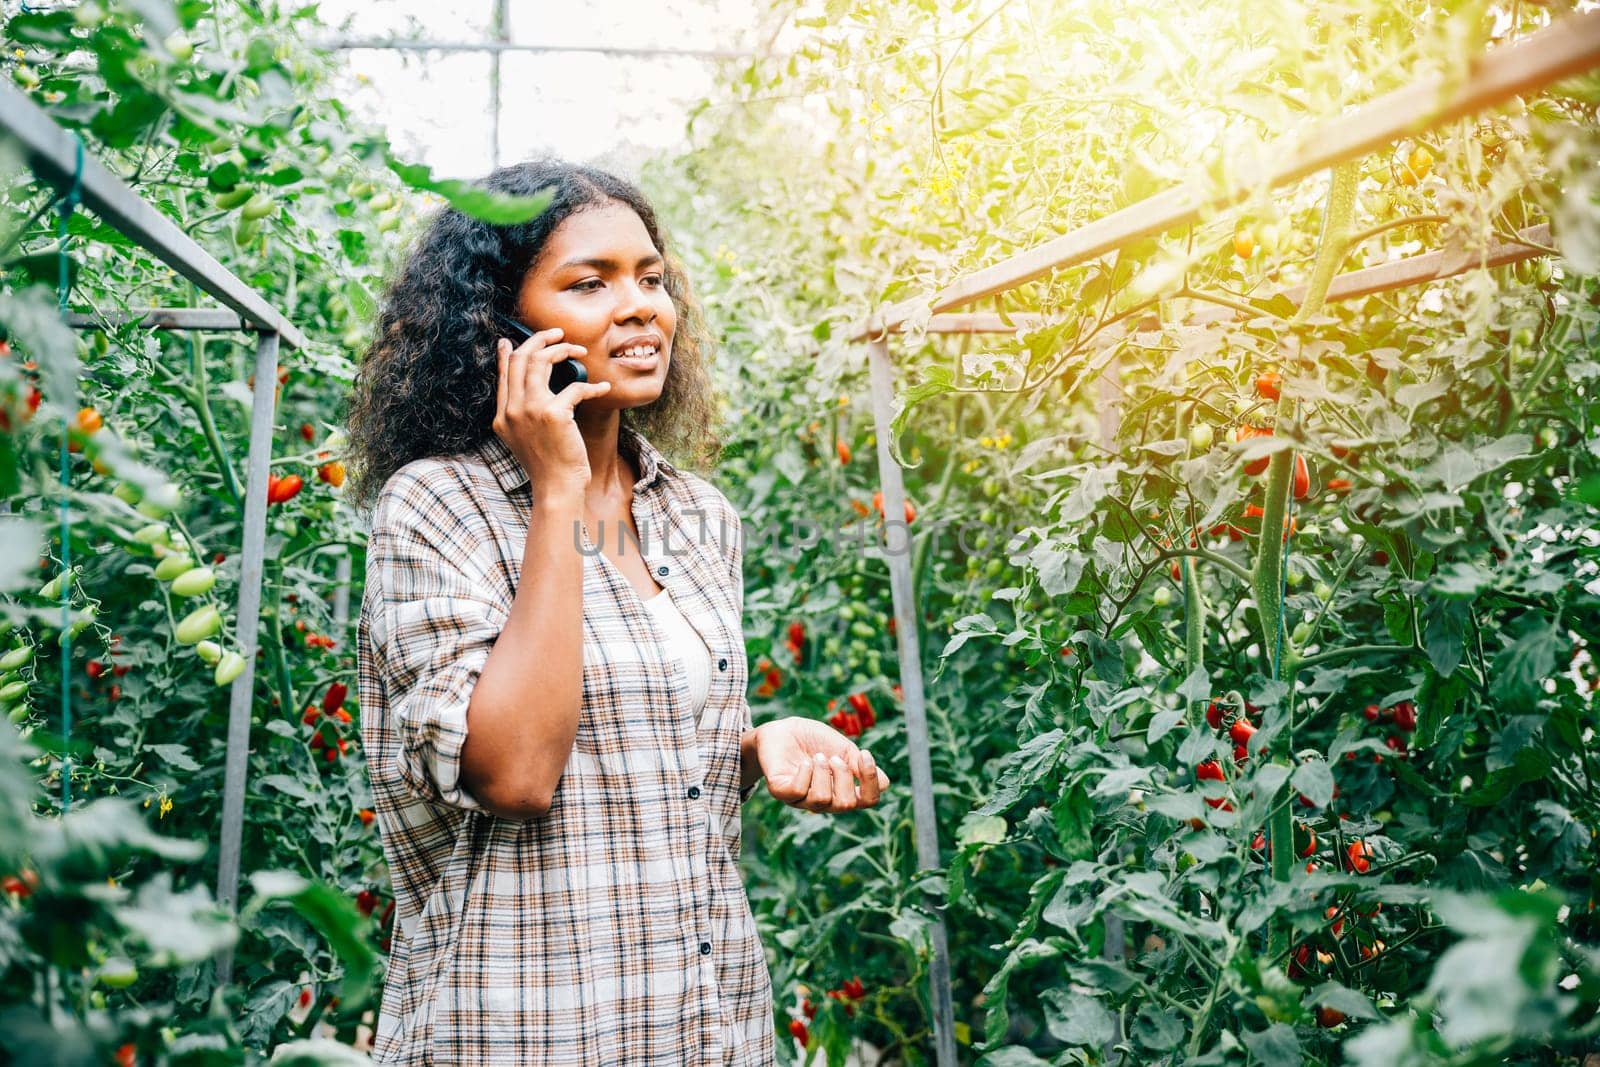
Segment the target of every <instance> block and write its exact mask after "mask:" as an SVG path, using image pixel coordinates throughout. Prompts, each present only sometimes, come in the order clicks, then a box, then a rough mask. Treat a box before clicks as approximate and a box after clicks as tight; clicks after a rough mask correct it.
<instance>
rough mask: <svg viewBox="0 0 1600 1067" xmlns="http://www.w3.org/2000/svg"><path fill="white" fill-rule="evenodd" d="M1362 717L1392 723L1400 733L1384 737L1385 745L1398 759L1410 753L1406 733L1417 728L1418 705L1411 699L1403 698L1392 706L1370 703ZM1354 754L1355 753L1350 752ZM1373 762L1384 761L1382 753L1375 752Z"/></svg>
mask: <svg viewBox="0 0 1600 1067" xmlns="http://www.w3.org/2000/svg"><path fill="white" fill-rule="evenodd" d="M1362 717H1363V718H1365V719H1366V720H1367V721H1368V722H1370V723H1392V724H1393V725H1394V727H1395V728H1396V729H1397V730H1398V731H1399V733H1391V734H1390V735H1389V736H1388V737H1386V738H1384V739H1383V743H1384V746H1385V747H1386V748H1388V749H1389V751H1391V752H1393V753H1394V755H1395V758H1396V759H1405V758H1406V757H1407V756H1409V755H1410V749H1409V748H1408V747H1407V745H1406V739H1405V737H1404V736H1402V735H1404V734H1409V733H1412V732H1414V731H1415V730H1416V728H1417V706H1416V705H1415V704H1413V703H1412V702H1411V701H1409V700H1402V701H1400V703H1398V704H1394V705H1391V706H1390V707H1379V706H1378V705H1377V704H1368V705H1367V706H1366V709H1365V710H1364V711H1363V712H1362ZM1350 755H1354V753H1350ZM1373 762H1375V763H1382V762H1383V756H1382V754H1380V753H1374V754H1373Z"/></svg>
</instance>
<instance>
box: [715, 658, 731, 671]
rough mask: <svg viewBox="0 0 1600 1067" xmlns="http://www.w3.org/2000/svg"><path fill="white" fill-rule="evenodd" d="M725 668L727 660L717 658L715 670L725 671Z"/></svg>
mask: <svg viewBox="0 0 1600 1067" xmlns="http://www.w3.org/2000/svg"><path fill="white" fill-rule="evenodd" d="M727 669H728V661H727V660H725V659H719V660H717V670H719V671H725V670H727Z"/></svg>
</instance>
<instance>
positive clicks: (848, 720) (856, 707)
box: [828, 693, 878, 737]
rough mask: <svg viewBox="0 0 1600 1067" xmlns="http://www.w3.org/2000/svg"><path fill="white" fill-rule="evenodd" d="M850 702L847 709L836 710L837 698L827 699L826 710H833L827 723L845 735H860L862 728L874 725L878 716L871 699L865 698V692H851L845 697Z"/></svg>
mask: <svg viewBox="0 0 1600 1067" xmlns="http://www.w3.org/2000/svg"><path fill="white" fill-rule="evenodd" d="M845 699H846V700H847V701H848V702H849V704H850V710H849V711H840V710H838V707H839V701H838V699H837V698H835V699H833V700H830V701H828V710H829V711H831V712H833V714H832V715H831V716H829V717H828V724H829V725H830V726H832V727H833V728H834V729H835V730H838V731H839V732H840V733H842V734H844V735H845V736H846V737H860V736H861V734H862V732H863V731H864V730H868V729H870V728H871V727H873V726H875V725H876V724H877V722H878V716H877V714H876V713H875V712H873V710H872V701H871V700H869V699H867V694H865V693H851V694H850V695H849V696H848V697H846V698H845Z"/></svg>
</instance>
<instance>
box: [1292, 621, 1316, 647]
mask: <svg viewBox="0 0 1600 1067" xmlns="http://www.w3.org/2000/svg"><path fill="white" fill-rule="evenodd" d="M1290 636H1291V637H1292V638H1293V639H1294V643H1295V644H1297V645H1303V644H1305V643H1306V642H1307V641H1309V640H1311V624H1310V623H1309V622H1302V623H1298V624H1296V625H1295V628H1294V633H1293V634H1291V635H1290Z"/></svg>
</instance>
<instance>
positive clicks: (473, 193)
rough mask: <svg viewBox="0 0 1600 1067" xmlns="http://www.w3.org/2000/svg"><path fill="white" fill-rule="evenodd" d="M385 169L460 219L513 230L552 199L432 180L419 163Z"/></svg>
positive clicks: (393, 161)
mask: <svg viewBox="0 0 1600 1067" xmlns="http://www.w3.org/2000/svg"><path fill="white" fill-rule="evenodd" d="M389 169H390V170H392V171H394V172H395V173H396V174H398V175H399V176H400V180H401V181H403V182H405V183H406V184H407V185H409V186H410V187H411V188H413V189H418V190H421V191H423V192H429V193H435V194H437V195H439V196H442V197H444V199H445V200H446V201H447V202H448V203H449V204H450V206H451V207H453V208H455V209H456V210H457V211H459V212H461V213H462V214H463V215H470V216H472V217H473V218H475V219H478V220H479V221H481V222H487V223H489V224H490V225H493V226H515V225H518V224H520V223H524V222H531V221H533V220H534V219H536V218H538V217H539V216H540V215H542V214H544V211H545V209H546V208H548V207H549V206H550V201H551V200H552V199H554V196H555V194H554V193H552V192H549V191H548V190H546V191H541V192H539V193H536V194H534V195H533V196H509V195H507V194H505V193H497V192H493V191H491V190H488V189H484V188H482V187H480V186H477V185H473V184H471V183H469V182H464V181H458V180H456V179H453V178H435V177H434V176H433V171H432V170H431V169H429V168H428V167H426V166H423V165H422V164H420V163H402V162H400V161H399V160H396V159H391V160H389Z"/></svg>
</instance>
